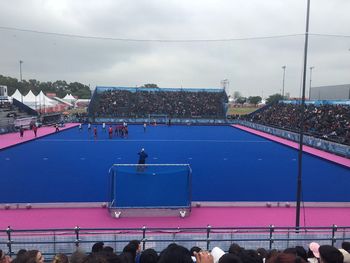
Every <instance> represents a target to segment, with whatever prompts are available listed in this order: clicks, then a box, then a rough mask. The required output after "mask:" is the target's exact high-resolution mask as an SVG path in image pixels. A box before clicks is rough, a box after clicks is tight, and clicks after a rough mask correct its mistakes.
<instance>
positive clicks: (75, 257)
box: [70, 249, 86, 263]
mask: <svg viewBox="0 0 350 263" xmlns="http://www.w3.org/2000/svg"><path fill="white" fill-rule="evenodd" d="M85 257H86V255H85V253H84V252H83V251H82V250H80V249H77V250H76V251H74V252H73V253H72V255H71V256H70V262H71V263H81V262H83V261H84V259H85Z"/></svg>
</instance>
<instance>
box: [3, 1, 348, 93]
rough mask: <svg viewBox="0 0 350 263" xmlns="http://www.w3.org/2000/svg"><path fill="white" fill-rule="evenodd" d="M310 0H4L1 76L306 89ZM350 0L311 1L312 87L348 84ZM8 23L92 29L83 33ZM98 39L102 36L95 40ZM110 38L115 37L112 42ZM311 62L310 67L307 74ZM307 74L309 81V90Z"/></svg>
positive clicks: (264, 89)
mask: <svg viewBox="0 0 350 263" xmlns="http://www.w3.org/2000/svg"><path fill="white" fill-rule="evenodd" d="M306 4H307V1H306V0H170V1H169V0H96V1H95V0H3V1H0V27H2V28H0V74H2V75H7V76H11V77H16V78H18V79H19V60H22V61H23V65H22V66H23V78H24V79H27V80H28V79H31V78H35V79H37V80H39V81H56V80H66V81H68V82H72V81H78V82H81V83H84V84H86V85H89V84H90V85H91V87H94V86H96V85H98V86H103V85H104V86H133V87H134V86H141V85H143V84H145V83H155V84H157V85H158V86H159V87H183V88H186V87H199V88H206V87H211V88H215V87H220V85H221V84H220V82H221V80H223V79H228V80H229V91H228V93H229V94H232V93H233V92H234V91H239V92H241V93H242V95H244V96H254V95H260V96H262V95H263V97H267V96H268V95H271V94H274V93H278V92H281V89H282V79H283V69H282V66H283V65H286V75H285V92H289V93H290V94H291V96H293V97H296V96H299V94H300V88H301V83H302V70H303V48H304V36H303V35H296V36H290V37H280V38H277V37H276V38H268V39H249V40H232V41H198V42H196V41H194V42H176V41H175V42H164V41H163V42H158V41H119V40H117V39H132V40H218V39H239V38H254V37H264V36H280V35H294V34H303V33H304V32H305V15H306ZM349 13H350V0H311V13H310V33H313V34H316V33H317V34H333V35H342V36H344V37H327V36H315V35H310V38H309V56H308V69H309V67H310V66H314V67H315V68H314V70H313V73H312V86H323V85H333V84H334V85H336V84H348V83H350V51H349V49H350V15H349ZM4 27H11V28H18V29H25V30H34V31H40V32H50V33H59V34H70V35H80V36H90V37H95V38H79V37H68V36H59V35H54V34H52V35H51V34H41V33H33V32H24V31H18V30H9V29H5V28H4ZM99 37H100V39H99ZM107 38H112V39H111V40H108V39H107ZM309 72H310V71H309V70H308V75H309ZM308 87H309V76H308V79H307V90H308Z"/></svg>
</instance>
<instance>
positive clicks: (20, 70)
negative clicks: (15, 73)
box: [19, 60, 23, 82]
mask: <svg viewBox="0 0 350 263" xmlns="http://www.w3.org/2000/svg"><path fill="white" fill-rule="evenodd" d="M22 63H23V61H22V60H20V61H19V79H20V81H21V82H22Z"/></svg>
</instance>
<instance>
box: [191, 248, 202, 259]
mask: <svg viewBox="0 0 350 263" xmlns="http://www.w3.org/2000/svg"><path fill="white" fill-rule="evenodd" d="M201 250H202V249H201V248H200V247H197V246H194V247H191V249H190V252H191V256H192V257H194V252H197V253H198V252H200V251H201Z"/></svg>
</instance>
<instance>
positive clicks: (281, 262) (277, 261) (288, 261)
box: [266, 253, 307, 263]
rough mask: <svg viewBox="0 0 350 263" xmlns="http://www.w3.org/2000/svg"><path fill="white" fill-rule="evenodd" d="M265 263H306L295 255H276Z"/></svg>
mask: <svg viewBox="0 0 350 263" xmlns="http://www.w3.org/2000/svg"><path fill="white" fill-rule="evenodd" d="M266 263H307V261H305V260H304V259H302V258H301V257H298V256H296V255H295V254H290V253H278V254H276V255H274V256H272V257H271V258H269V259H268V260H267V261H266Z"/></svg>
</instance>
